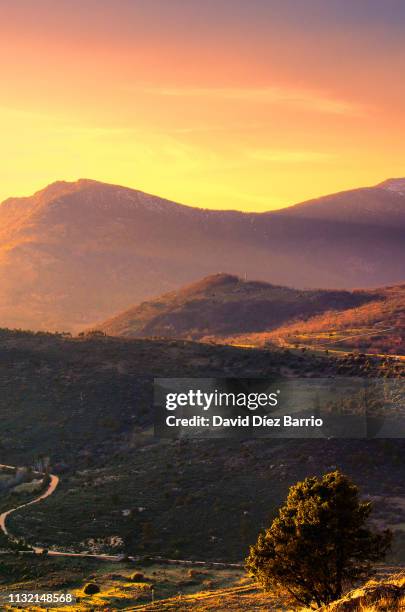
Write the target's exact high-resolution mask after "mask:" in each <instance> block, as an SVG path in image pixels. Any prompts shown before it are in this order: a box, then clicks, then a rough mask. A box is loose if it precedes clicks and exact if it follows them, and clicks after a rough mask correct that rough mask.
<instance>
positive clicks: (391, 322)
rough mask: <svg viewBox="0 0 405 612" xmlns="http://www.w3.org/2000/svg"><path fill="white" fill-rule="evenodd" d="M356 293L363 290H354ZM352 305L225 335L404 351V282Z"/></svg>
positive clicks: (249, 340)
mask: <svg viewBox="0 0 405 612" xmlns="http://www.w3.org/2000/svg"><path fill="white" fill-rule="evenodd" d="M356 294H357V295H358V296H360V295H362V292H356ZM365 295H367V301H366V302H365V303H364V304H359V305H358V306H355V307H348V308H346V309H341V310H338V309H336V308H331V309H326V310H325V312H323V313H321V314H318V315H315V316H308V313H307V312H306V311H305V310H303V312H302V314H301V316H299V317H298V318H297V319H296V320H295V321H293V322H290V323H286V324H284V325H281V326H280V327H278V328H277V329H275V330H268V331H266V332H263V333H252V334H242V335H240V334H238V335H236V336H234V337H228V338H227V339H226V340H225V341H226V342H229V343H230V344H250V345H253V346H264V345H266V344H269V343H270V344H276V345H280V346H291V347H294V346H300V347H301V346H306V347H311V348H317V349H319V348H320V349H329V350H341V351H352V350H358V351H360V352H366V353H376V354H391V355H405V285H397V286H394V287H386V288H382V289H376V290H373V291H369V292H367V294H365Z"/></svg>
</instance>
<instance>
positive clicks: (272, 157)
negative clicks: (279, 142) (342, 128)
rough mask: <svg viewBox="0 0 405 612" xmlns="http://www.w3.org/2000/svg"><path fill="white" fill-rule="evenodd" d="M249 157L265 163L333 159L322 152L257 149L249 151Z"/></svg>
mask: <svg viewBox="0 0 405 612" xmlns="http://www.w3.org/2000/svg"><path fill="white" fill-rule="evenodd" d="M248 157H250V159H255V160H257V161H263V162H278V163H287V164H294V163H305V162H308V163H314V162H326V161H329V160H331V159H333V157H334V156H333V155H332V154H331V153H324V152H322V151H303V150H294V149H292V150H286V149H255V150H252V151H248Z"/></svg>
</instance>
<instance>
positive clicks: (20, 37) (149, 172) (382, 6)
mask: <svg viewBox="0 0 405 612" xmlns="http://www.w3.org/2000/svg"><path fill="white" fill-rule="evenodd" d="M404 27H405V2H403V0H384V2H381V0H328V1H327V2H325V0H249V2H247V1H246V0H204V2H202V1H201V0H198V1H197V0H85V1H83V0H58V2H55V0H18V2H9V1H7V0H0V74H1V79H0V135H1V145H2V146H1V148H0V201H1V200H3V199H5V198H6V197H9V196H18V195H29V194H31V193H33V192H34V191H36V190H38V189H41V188H42V187H44V186H45V185H47V184H49V183H51V182H53V181H55V180H76V179H78V178H92V179H96V180H101V181H105V182H110V183H118V184H122V185H126V186H129V187H133V188H136V189H141V190H143V191H147V192H149V193H153V194H155V195H160V196H163V197H166V198H169V199H172V200H175V201H178V202H182V203H185V204H190V205H195V206H202V207H207V208H223V209H239V210H246V211H263V210H271V209H277V208H281V207H284V206H288V205H291V204H294V203H296V202H299V201H303V200H306V199H309V198H312V197H317V196H319V195H323V194H326V193H332V192H336V191H341V190H344V189H350V188H354V187H360V186H364V185H373V184H376V183H378V182H380V181H382V180H384V179H386V178H389V177H393V176H405V138H404V134H405V130H404V127H405V79H404V78H403V75H404V74H405V37H404V34H403V33H404Z"/></svg>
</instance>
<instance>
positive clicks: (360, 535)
mask: <svg viewBox="0 0 405 612" xmlns="http://www.w3.org/2000/svg"><path fill="white" fill-rule="evenodd" d="M371 510H372V505H371V502H362V501H360V499H359V492H358V487H357V486H356V485H355V484H354V483H353V482H352V481H351V480H350V479H349V478H348V477H347V476H345V475H343V474H342V473H341V472H339V471H335V472H331V473H329V474H325V475H324V476H323V477H320V478H318V477H309V478H306V479H305V480H304V481H302V482H298V483H297V484H296V485H294V486H292V487H291V488H290V491H289V494H288V497H287V500H286V502H285V504H284V505H283V506H282V507H281V508H280V510H279V513H278V517H277V518H275V520H274V521H273V522H272V524H271V526H270V527H269V528H268V529H266V531H265V532H264V533H261V534H260V535H259V538H258V540H257V543H256V544H255V545H253V546H251V548H250V554H249V556H248V558H247V559H246V567H247V570H248V572H249V573H250V575H251V576H253V577H254V578H255V579H256V580H257V581H258V582H259V584H261V586H263V587H264V589H265V590H268V591H270V590H271V591H276V592H279V593H280V592H281V593H283V594H287V595H289V596H290V597H291V598H292V599H294V600H296V601H298V602H299V603H300V604H303V605H305V606H310V605H315V606H316V607H319V606H321V605H323V604H325V603H329V602H331V601H333V600H335V599H338V598H339V597H340V596H341V595H342V592H343V589H344V588H345V587H346V586H349V585H352V584H353V583H354V582H356V581H358V580H363V579H365V578H366V577H368V576H369V575H370V573H371V572H372V563H373V562H376V561H378V560H380V559H382V558H383V557H384V556H385V553H386V552H387V550H388V549H389V546H390V543H391V537H392V534H391V532H390V531H388V530H386V531H384V532H376V531H372V530H371V529H370V527H369V526H368V524H367V522H368V518H369V515H370V512H371Z"/></svg>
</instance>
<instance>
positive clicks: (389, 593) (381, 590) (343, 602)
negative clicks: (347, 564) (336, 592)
mask: <svg viewBox="0 0 405 612" xmlns="http://www.w3.org/2000/svg"><path fill="white" fill-rule="evenodd" d="M404 608H405V574H404V573H403V572H401V573H399V574H396V575H393V576H391V577H389V578H385V580H381V581H375V580H372V581H370V582H367V583H366V584H365V585H363V586H361V587H359V588H357V589H355V590H354V591H351V592H350V593H348V594H347V595H345V597H343V598H342V599H339V600H338V601H335V602H333V603H332V604H330V605H327V606H325V607H323V608H322V612H400V611H401V610H404Z"/></svg>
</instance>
